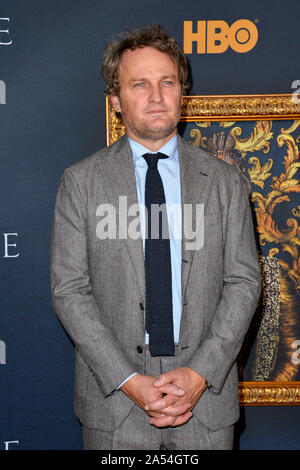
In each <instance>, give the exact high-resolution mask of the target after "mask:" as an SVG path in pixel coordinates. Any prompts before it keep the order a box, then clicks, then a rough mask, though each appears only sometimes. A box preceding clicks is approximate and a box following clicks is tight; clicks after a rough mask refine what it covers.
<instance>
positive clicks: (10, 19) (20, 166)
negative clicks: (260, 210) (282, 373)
mask: <svg viewBox="0 0 300 470" xmlns="http://www.w3.org/2000/svg"><path fill="white" fill-rule="evenodd" d="M299 20H300V4H299V2H298V1H297V0H287V1H286V2H284V3H282V2H280V1H278V0H273V1H269V0H264V1H263V2H262V1H259V0H252V1H250V0H249V1H246V2H241V1H234V0H231V1H228V2H223V1H219V0H211V1H210V2H195V1H193V0H185V1H184V2H183V1H180V0H172V1H171V0H165V1H164V2H162V1H161V0H152V1H151V2H147V1H145V0H110V1H109V2H106V1H105V0H88V1H86V0H72V1H71V0H59V1H58V0H48V1H45V0H43V1H42V0H28V1H26V2H25V1H23V0H7V1H6V0H0V162H1V165H0V201H1V211H0V213H1V217H0V280H1V282H0V290H1V295H0V384H1V385H0V450H5V449H6V450H10V449H20V450H27V449H36V450H38V449H82V437H81V429H80V424H79V422H78V420H77V418H76V417H75V414H74V411H73V378H74V361H73V353H74V347H73V344H72V343H71V341H70V340H69V338H68V336H67V335H66V333H65V331H64V329H63V327H62V326H61V324H60V323H59V321H58V320H57V318H56V315H55V313H54V310H53V307H52V305H51V299H50V275H49V246H50V233H51V223H52V216H53V207H54V201H55V195H56V190H57V186H58V182H59V179H60V177H61V175H62V172H63V170H64V168H66V167H67V166H68V165H70V164H72V163H74V162H76V161H78V160H80V159H82V158H84V157H86V156H87V155H89V154H91V153H92V152H94V151H96V150H98V149H100V148H102V147H103V146H105V145H106V121H105V113H106V110H105V98H104V93H103V90H104V83H103V81H102V79H101V76H100V69H101V59H102V53H103V49H104V46H105V44H106V43H107V42H108V41H109V40H110V39H112V38H113V37H114V36H115V35H116V34H117V33H118V32H120V31H122V30H124V29H129V28H135V27H139V26H144V25H146V24H148V23H150V22H152V23H159V24H163V25H164V26H165V27H166V29H167V30H168V31H169V32H170V33H171V34H172V35H174V36H175V37H176V39H177V40H178V42H179V43H180V44H181V46H182V47H183V49H184V52H185V54H186V56H187V58H188V60H189V64H190V68H191V78H192V87H191V89H190V91H189V93H190V94H192V95H236V94H251V95H252V94H282V93H291V94H292V93H299V92H300V65H299V50H300V39H299V37H300V36H299ZM291 125H293V124H292V123H291ZM293 135H294V140H295V142H296V143H299V128H298V130H297V131H296V128H295V133H294V134H293ZM261 150H262V149H260V151H261ZM253 156H255V153H254V154H253ZM296 166H297V165H296ZM297 171H298V170H297V168H296V167H295V173H294V179H296V178H297V175H296V172H297ZM266 172H267V169H266ZM295 184H296V183H295ZM296 197H297V194H296V195H295V194H294V198H296ZM297 201H298V213H297V211H296V213H295V217H296V218H297V217H299V205H300V199H299V198H298V200H297V199H294V206H295V207H296V206H297ZM291 269H293V270H294V272H295V274H294V278H295V279H296V278H297V276H299V267H298V266H297V265H296V262H295V264H294V265H293V267H291ZM295 341H298V343H295V344H296V347H297V345H300V338H295ZM298 379H299V378H298V376H297V380H298ZM299 419H300V408H299V407H296V406H291V407H286V406H285V407H280V406H268V407H243V408H242V410H241V419H240V421H239V423H238V424H237V430H236V447H237V448H240V449H280V448H281V449H297V448H299V447H300V441H299V437H298V434H299V433H298V431H297V429H298V423H299ZM283 423H284V425H283Z"/></svg>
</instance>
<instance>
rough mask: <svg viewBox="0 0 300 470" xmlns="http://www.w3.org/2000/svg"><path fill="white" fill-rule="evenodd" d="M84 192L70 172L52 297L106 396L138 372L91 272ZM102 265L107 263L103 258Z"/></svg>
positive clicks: (62, 198)
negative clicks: (106, 315)
mask: <svg viewBox="0 0 300 470" xmlns="http://www.w3.org/2000/svg"><path fill="white" fill-rule="evenodd" d="M86 218H87V215H86V204H85V200H84V194H83V191H80V187H79V184H78V182H77V181H76V179H75V177H74V176H73V174H72V172H71V171H70V169H67V170H66V171H65V173H64V175H63V177H62V179H61V182H60V185H59V189H58V192H57V197H56V204H55V211H54V221H53V227H52V240H51V293H52V301H53V305H54V308H55V310H56V313H57V316H58V317H59V319H60V321H61V322H62V324H63V326H64V328H65V330H66V331H67V333H68V335H69V336H70V338H71V340H72V341H73V343H74V344H75V347H76V348H77V349H78V351H79V353H80V355H81V356H82V358H83V359H84V360H85V362H86V363H87V365H88V366H89V368H90V370H91V372H92V373H93V375H94V377H95V378H96V380H97V383H98V385H99V388H100V390H101V392H102V394H103V395H104V396H108V395H110V394H111V393H112V392H113V391H114V390H115V389H116V388H117V387H118V386H119V384H120V383H121V382H122V381H124V379H126V377H129V376H130V375H131V374H133V373H134V372H135V370H136V367H134V366H133V365H132V363H131V361H130V360H129V358H128V357H127V356H126V354H125V353H124V351H123V349H122V346H121V344H120V343H119V341H118V340H117V339H116V338H115V337H114V336H113V335H112V332H111V329H110V327H109V325H107V324H105V322H104V320H103V317H102V316H101V311H100V310H99V306H98V304H97V302H96V300H95V297H94V295H93V290H92V285H91V279H90V274H89V261H88V250H87V231H86ZM99 262H101V261H100V260H99Z"/></svg>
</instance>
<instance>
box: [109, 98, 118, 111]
mask: <svg viewBox="0 0 300 470" xmlns="http://www.w3.org/2000/svg"><path fill="white" fill-rule="evenodd" d="M109 98H110V101H111V104H112V105H113V107H114V110H115V111H116V113H120V112H121V104H120V100H119V97H118V96H117V95H109Z"/></svg>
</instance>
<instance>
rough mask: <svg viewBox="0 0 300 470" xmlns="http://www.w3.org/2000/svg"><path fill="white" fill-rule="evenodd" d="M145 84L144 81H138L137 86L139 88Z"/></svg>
mask: <svg viewBox="0 0 300 470" xmlns="http://www.w3.org/2000/svg"><path fill="white" fill-rule="evenodd" d="M143 85H144V82H138V83H135V85H134V86H135V88H138V87H141V86H143Z"/></svg>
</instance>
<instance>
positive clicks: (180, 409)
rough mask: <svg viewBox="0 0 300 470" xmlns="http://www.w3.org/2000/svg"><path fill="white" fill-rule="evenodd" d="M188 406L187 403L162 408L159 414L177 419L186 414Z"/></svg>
mask: <svg viewBox="0 0 300 470" xmlns="http://www.w3.org/2000/svg"><path fill="white" fill-rule="evenodd" d="M189 405H190V404H189V403H184V404H182V405H177V406H169V407H168V408H162V409H161V410H160V413H163V414H165V415H167V416H173V417H177V416H180V415H182V414H184V413H186V412H187V411H188V410H189V408H190V406H189Z"/></svg>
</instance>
